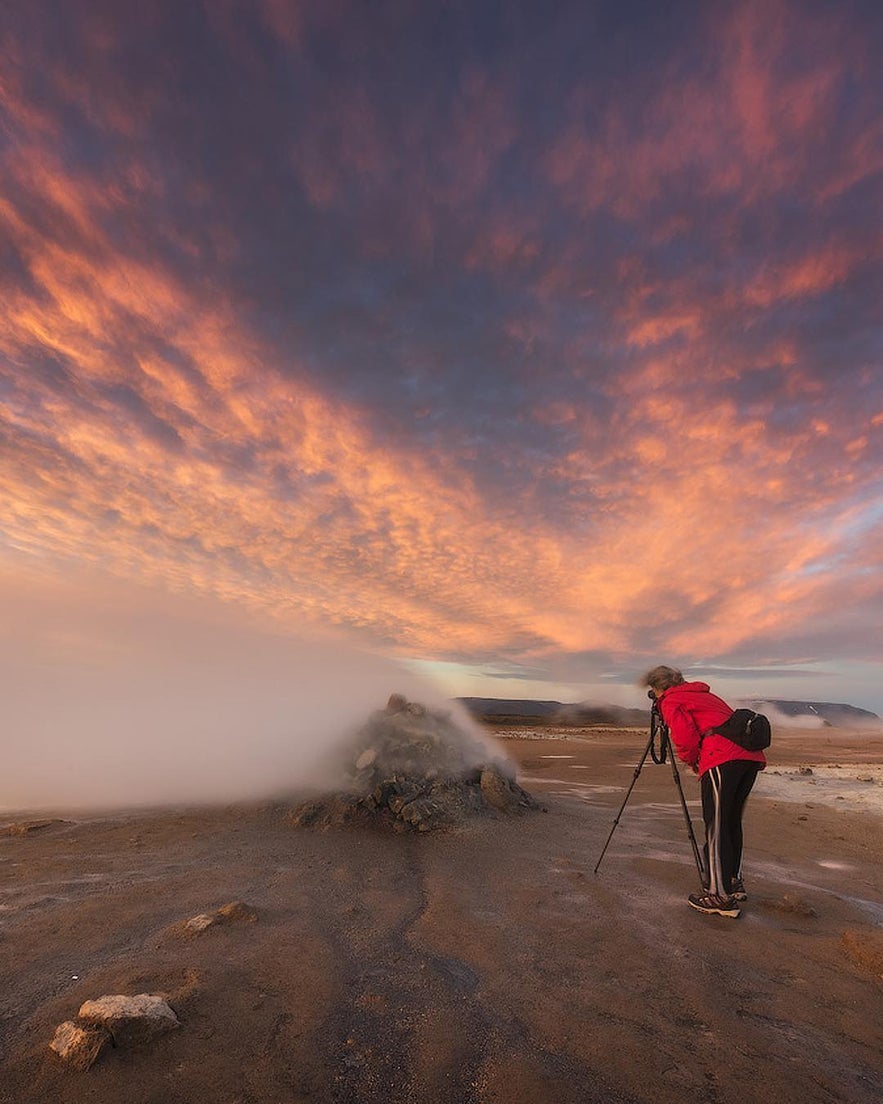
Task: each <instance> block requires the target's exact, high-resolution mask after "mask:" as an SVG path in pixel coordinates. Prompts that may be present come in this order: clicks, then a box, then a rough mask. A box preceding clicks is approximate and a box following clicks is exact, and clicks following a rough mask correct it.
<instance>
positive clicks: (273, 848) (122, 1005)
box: [0, 697, 883, 1104]
mask: <svg viewBox="0 0 883 1104" xmlns="http://www.w3.org/2000/svg"><path fill="white" fill-rule="evenodd" d="M646 740H647V733H646V730H642V729H639V728H631V729H627V728H622V729H614V728H600V727H595V728H573V727H570V728H566V729H565V728H556V727H555V726H554V725H545V726H540V727H537V726H533V727H531V726H529V725H522V726H519V727H514V728H513V727H509V728H503V727H498V728H496V729H494V730H493V733H492V734H491V735H488V732H487V730H485V731H482V730H480V729H479V728H478V727H477V726H470V725H468V724H466V723H465V722H464V721H463V720H462V719H461V718H460V716H459V714H457V713H454V714H453V716H451V715H449V714H447V713H446V712H445V711H444V710H439V709H434V708H429V709H428V708H426V707H424V706H421V705H419V704H416V703H413V702H408V701H407V700H406V699H405V698H395V697H394V698H393V699H391V700H390V703H389V704H388V705H387V706H386V708H381V709H378V710H377V711H376V712H374V713H373V714H371V716H370V717H368V718H367V720H366V721H365V723H364V724H363V725H362V726H361V727H358V728H357V729H355V730H354V734H353V736H352V738H351V739H350V740H349V741H347V742H345V743H344V744H342V745H340V746H338V747H337V748H336V750H335V757H336V758H335V764H334V771H333V772H331V773H328V774H326V780H328V779H331V778H332V777H333V778H334V779H335V783H334V786H333V787H332V788H328V785H326V788H324V789H321V788H319V789H315V788H314V790H313V791H312V792H311V793H292V794H283V793H281V792H280V793H278V794H277V795H275V796H274V798H273V800H271V801H264V802H262V803H258V802H255V801H251V802H249V803H246V804H236V805H229V804H228V805H221V804H218V803H217V802H216V803H214V804H204V805H202V806H195V807H193V806H187V805H178V806H168V805H166V806H164V807H162V808H138V809H131V810H128V811H114V812H103V813H94V812H87V811H84V810H83V809H79V810H77V811H74V812H70V811H65V810H64V809H62V808H58V809H42V810H40V811H39V813H35V812H34V811H33V810H31V811H28V810H18V811H12V810H10V811H8V813H7V814H6V816H5V817H4V818H0V873H2V895H0V955H2V976H3V979H4V984H3V987H2V990H0V1031H2V1035H0V1048H2V1051H0V1058H2V1064H3V1069H4V1070H5V1075H4V1077H3V1079H2V1081H0V1100H2V1101H3V1104H61V1102H62V1101H64V1102H65V1104H80V1102H86V1101H89V1102H105V1101H107V1102H110V1101H129V1102H131V1104H161V1102H162V1104H191V1102H196V1101H199V1102H207V1104H208V1102H211V1104H295V1102H301V1101H304V1102H306V1101H311V1102H321V1101H329V1102H332V1101H352V1102H356V1101H365V1102H374V1101H378V1102H380V1101H382V1102H384V1104H398V1102H401V1104H405V1102H407V1104H421V1102H439V1104H466V1102H473V1101H474V1102H482V1104H483V1102H491V1101H494V1102H501V1104H544V1102H549V1104H552V1102H554V1104H562V1102H563V1104H568V1102H574V1104H576V1102H594V1101H597V1102H599V1104H600V1102H605V1104H609V1102H617V1101H623V1102H625V1101H638V1102H647V1104H649V1102H651V1101H663V1102H668V1101H670V1102H676V1101H677V1102H681V1101H684V1100H697V1101H699V1100H701V1101H707V1102H721V1104H730V1102H732V1104H736V1102H737V1101H738V1102H742V1101H746V1100H751V1101H777V1102H792V1101H793V1102H795V1104H797V1102H798V1101H799V1102H801V1104H807V1102H810V1104H811V1102H819V1104H821V1102H831V1101H842V1102H843V1104H847V1102H848V1104H872V1102H874V1104H876V1102H878V1101H879V1100H880V1098H881V1086H883V860H881V839H883V802H881V796H883V738H881V736H880V735H879V734H870V735H869V734H867V733H862V734H859V733H855V732H851V731H849V730H846V729H838V728H832V727H829V728H824V729H817V730H814V731H811V732H801V731H799V730H797V729H787V730H782V731H781V732H777V733H776V734H775V738H774V744H773V748H772V754H771V755H770V765H769V768H768V770H767V772H766V773H765V774H762V775H761V776H760V778H759V780H758V784H757V786H756V788H755V792H754V794H753V795H752V797H751V799H750V802H749V807H748V810H747V814H746V855H745V880H746V886H747V890H748V893H749V900H748V901H747V903H746V904H745V906H744V908H743V912H742V916H741V917H740V918H739V919H738V920H730V919H725V918H722V917H708V916H703V915H700V914H698V913H696V912H693V911H692V910H690V909H689V908H688V907H687V906H686V897H687V894H688V893H690V892H692V891H693V890H695V889H696V888H697V876H696V870H695V867H694V865H693V858H692V854H691V851H690V847H689V843H688V840H687V838H686V832H685V825H684V821H683V817H682V813H681V809H680V806H679V805H678V803H677V795H676V793H675V790H674V785H673V781H672V777H671V774H670V770H669V768H668V767H667V766H664V767H658V766H654V765H653V764H652V763H651V762H650V761H649V760H648V761H647V763H646V764H645V766H644V768H643V770H642V772H641V774H640V776H639V778H638V781H637V784H636V786H635V788H634V790H633V792H632V794H631V797H630V798H629V801H628V803H627V805H626V808H625V810H624V812H623V815H622V818H621V821H620V823H619V826H618V828H617V830H616V832H615V833H614V836H613V839H612V842H611V845H610V848H609V850H608V851H607V853H606V856H605V858H604V861H603V864H602V865H601V868H600V870H599V872H598V874H597V875H595V874H593V868H594V866H595V863H596V860H597V858H598V855H599V853H600V850H601V848H602V846H603V844H604V841H605V839H606V838H607V835H608V832H609V830H610V827H611V825H612V822H613V819H614V817H615V815H616V813H617V811H618V810H619V807H620V804H621V802H622V798H623V797H624V795H625V791H626V788H627V786H628V784H629V783H630V782H631V780H632V777H633V772H634V768H635V766H636V764H637V762H638V759H639V757H640V755H641V752H642V751H643V749H644V746H645V744H646ZM682 777H683V782H684V788H685V792H686V794H687V798H688V801H689V802H690V806H691V810H692V812H693V813H694V823H695V826H696V830H697V833H698V832H699V831H700V829H701V820H700V816H699V809H698V801H697V799H698V787H697V785H696V783H695V780H694V779H693V778H692V776H691V775H690V774H689V772H682ZM281 789H282V780H281V779H280V791H281ZM409 807H410V812H408V809H409ZM102 998H115V1001H114V1000H111V1001H107V1000H105V1001H103V1002H102ZM132 998H138V1000H137V1001H133V1000H132ZM50 1044H51V1045H50ZM53 1048H54V1049H53Z"/></svg>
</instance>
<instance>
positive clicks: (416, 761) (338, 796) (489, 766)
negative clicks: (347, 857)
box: [289, 694, 539, 832]
mask: <svg viewBox="0 0 883 1104" xmlns="http://www.w3.org/2000/svg"><path fill="white" fill-rule="evenodd" d="M342 766H343V772H344V776H345V778H346V783H345V789H343V790H342V791H340V792H337V793H334V794H331V795H329V796H327V797H324V798H322V799H320V800H318V801H307V802H304V803H303V804H301V805H298V806H297V807H296V808H294V809H292V810H291V812H290V813H289V819H290V820H291V821H292V822H293V823H294V824H295V825H297V826H298V827H307V826H318V827H328V826H341V825H346V824H358V823H362V824H368V823H374V822H386V823H388V824H390V825H392V826H393V827H395V828H397V829H400V830H408V829H411V830H414V831H418V832H428V831H430V830H432V829H434V828H442V827H448V826H450V825H452V824H455V823H457V822H458V821H461V820H463V819H464V818H465V817H466V816H468V815H470V814H473V813H481V812H485V811H487V810H488V809H494V810H497V811H499V812H504V813H516V812H522V811H524V810H525V809H536V808H538V807H539V806H538V805H537V803H536V801H534V799H533V798H532V797H531V796H530V794H528V793H527V792H526V791H525V790H523V789H522V788H521V787H520V786H519V785H518V784H517V783H516V781H515V771H514V769H513V768H512V766H511V764H510V763H509V762H508V761H507V760H506V759H504V758H503V757H502V756H500V755H494V753H493V752H492V750H491V749H490V747H489V745H486V744H485V743H484V742H483V741H482V740H481V739H480V738H479V737H478V736H477V735H476V734H474V733H472V732H470V731H469V730H468V729H467V728H465V727H462V726H460V725H458V724H457V723H456V722H455V721H454V720H453V719H452V718H451V715H450V713H448V712H444V711H441V710H432V709H428V708H427V707H426V706H424V705H421V704H420V703H419V702H409V701H408V700H407V699H406V698H404V697H403V696H402V695H401V694H393V695H392V697H391V698H390V699H389V702H388V703H387V706H386V709H382V710H378V712H376V713H374V714H373V715H372V716H371V717H370V718H369V720H368V722H367V723H366V724H365V725H364V726H363V727H362V728H361V729H360V730H359V732H358V733H357V735H356V737H355V739H354V740H353V742H352V743H351V744H350V746H349V747H348V748H347V750H346V756H345V762H344V763H343V764H342Z"/></svg>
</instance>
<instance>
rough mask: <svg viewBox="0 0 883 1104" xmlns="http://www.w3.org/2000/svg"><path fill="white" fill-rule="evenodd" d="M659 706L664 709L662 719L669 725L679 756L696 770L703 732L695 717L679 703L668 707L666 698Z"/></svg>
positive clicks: (672, 740)
mask: <svg viewBox="0 0 883 1104" xmlns="http://www.w3.org/2000/svg"><path fill="white" fill-rule="evenodd" d="M659 708H660V709H661V710H662V719H663V720H664V721H665V723H666V724H667V725H668V730H669V732H670V733H671V742H672V743H673V744H674V746H675V751H677V753H678V758H679V759H680V760H682V762H684V763H686V764H687V766H688V767H691V768H692V769H693V770H696V769H697V766H698V764H699V744H700V743H701V741H702V733H701V732H700V731H699V726H698V725H697V724H696V721H695V720H694V719H693V714H692V713H691V712H690V711H689V709H685V708H684V706H682V705H679V704H673V705H671V706H669V708H668V709H666V701H665V699H664V698H663V700H662V701H661V702H660V703H659Z"/></svg>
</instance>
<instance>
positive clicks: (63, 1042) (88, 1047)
mask: <svg viewBox="0 0 883 1104" xmlns="http://www.w3.org/2000/svg"><path fill="white" fill-rule="evenodd" d="M110 1041H111V1039H110V1033H109V1032H108V1031H107V1030H106V1029H105V1028H103V1027H99V1026H95V1027H80V1026H79V1024H75V1023H74V1022H73V1021H72V1020H65V1022H64V1023H63V1024H59V1025H58V1027H57V1028H56V1029H55V1035H54V1037H53V1039H52V1042H51V1043H50V1044H49V1049H50V1050H54V1051H55V1053H56V1054H57V1055H58V1057H59V1058H61V1060H62V1061H63V1062H66V1063H67V1064H68V1065H69V1066H73V1068H74V1069H78V1070H87V1069H89V1068H90V1066H92V1065H94V1063H95V1060H96V1059H97V1058H98V1055H99V1054H100V1053H101V1052H102V1050H104V1048H105V1047H106V1046H107V1044H108V1043H109V1042H110Z"/></svg>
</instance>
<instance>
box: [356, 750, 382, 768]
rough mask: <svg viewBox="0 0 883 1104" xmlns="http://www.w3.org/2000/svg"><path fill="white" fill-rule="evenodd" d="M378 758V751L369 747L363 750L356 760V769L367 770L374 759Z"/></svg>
mask: <svg viewBox="0 0 883 1104" xmlns="http://www.w3.org/2000/svg"><path fill="white" fill-rule="evenodd" d="M376 758H377V751H376V750H375V749H374V748H368V749H367V750H366V751H363V752H362V754H361V755H360V756H359V758H358V759H357V760H356V770H357V771H361V770H366V769H367V768H368V767H370V766H371V764H372V763H373V762H374V760H375V759H376Z"/></svg>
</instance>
